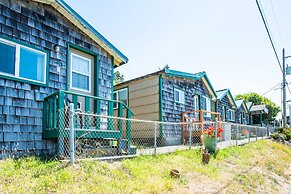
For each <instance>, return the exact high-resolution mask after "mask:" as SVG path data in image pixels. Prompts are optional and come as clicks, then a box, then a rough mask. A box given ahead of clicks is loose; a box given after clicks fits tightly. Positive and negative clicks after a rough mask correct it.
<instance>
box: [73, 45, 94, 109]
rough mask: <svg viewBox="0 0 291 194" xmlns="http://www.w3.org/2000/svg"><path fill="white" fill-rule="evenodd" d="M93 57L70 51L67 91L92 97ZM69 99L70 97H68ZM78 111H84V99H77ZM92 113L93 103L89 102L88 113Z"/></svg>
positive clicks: (77, 51)
mask: <svg viewBox="0 0 291 194" xmlns="http://www.w3.org/2000/svg"><path fill="white" fill-rule="evenodd" d="M94 64H95V62H94V56H92V55H89V54H87V53H84V52H81V51H79V50H76V49H72V48H71V49H70V64H69V67H70V70H69V74H68V76H69V91H72V92H75V93H78V94H85V95H90V96H94V94H95V85H94V83H95V82H94V79H95V75H94V68H95V65H94ZM69 98H71V97H69ZM78 103H79V104H80V109H81V110H82V111H84V110H85V98H84V97H78ZM93 111H94V101H93V100H90V112H93Z"/></svg>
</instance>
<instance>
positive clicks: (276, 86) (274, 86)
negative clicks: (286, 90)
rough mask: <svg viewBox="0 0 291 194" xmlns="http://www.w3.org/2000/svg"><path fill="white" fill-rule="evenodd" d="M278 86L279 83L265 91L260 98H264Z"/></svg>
mask: <svg viewBox="0 0 291 194" xmlns="http://www.w3.org/2000/svg"><path fill="white" fill-rule="evenodd" d="M278 85H280V83H277V84H276V85H275V86H274V87H272V88H271V89H270V90H268V91H266V92H265V93H264V94H262V96H265V95H266V94H267V93H269V92H271V91H272V90H274V89H275V88H276V87H277V86H278Z"/></svg>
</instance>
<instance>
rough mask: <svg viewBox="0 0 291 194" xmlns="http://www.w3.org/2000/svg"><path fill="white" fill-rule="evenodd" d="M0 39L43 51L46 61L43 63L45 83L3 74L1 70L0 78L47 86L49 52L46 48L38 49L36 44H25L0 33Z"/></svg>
mask: <svg viewBox="0 0 291 194" xmlns="http://www.w3.org/2000/svg"><path fill="white" fill-rule="evenodd" d="M0 39H3V40H4V41H8V42H11V43H12V44H18V45H20V46H23V47H27V48H30V49H33V50H36V51H39V52H43V53H45V54H46V63H45V68H46V69H45V74H46V75H45V76H46V79H45V83H40V82H38V81H33V80H29V79H25V78H21V77H15V76H9V75H5V74H2V73H1V72H0V78H3V79H7V80H12V81H17V82H23V83H28V84H31V85H37V86H48V81H49V64H50V63H49V60H50V54H49V52H47V51H46V50H43V49H40V48H38V47H36V46H33V45H30V44H27V43H25V42H22V41H19V40H15V39H12V38H9V37H6V36H3V35H0ZM0 41H1V40H0Z"/></svg>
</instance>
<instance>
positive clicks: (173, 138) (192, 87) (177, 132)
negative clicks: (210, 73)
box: [162, 77, 210, 145]
mask: <svg viewBox="0 0 291 194" xmlns="http://www.w3.org/2000/svg"><path fill="white" fill-rule="evenodd" d="M174 88H178V89H180V90H183V91H185V104H179V103H175V100H174ZM195 94H198V95H200V96H208V97H210V94H209V92H208V90H207V89H206V87H205V85H204V84H203V82H202V80H201V79H200V80H197V81H194V80H190V79H180V78H176V77H164V78H163V85H162V99H163V100H162V101H163V103H162V117H163V118H162V119H163V121H164V122H182V120H181V114H182V112H185V111H192V110H194V100H193V99H194V95H195ZM163 137H164V143H165V144H166V145H178V144H181V127H173V126H171V125H163Z"/></svg>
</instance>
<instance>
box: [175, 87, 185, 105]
mask: <svg viewBox="0 0 291 194" xmlns="http://www.w3.org/2000/svg"><path fill="white" fill-rule="evenodd" d="M174 100H175V102H177V103H181V104H185V92H184V91H182V90H179V89H176V88H175V89H174Z"/></svg>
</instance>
